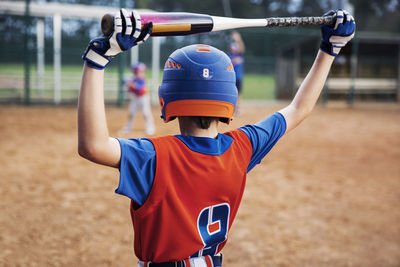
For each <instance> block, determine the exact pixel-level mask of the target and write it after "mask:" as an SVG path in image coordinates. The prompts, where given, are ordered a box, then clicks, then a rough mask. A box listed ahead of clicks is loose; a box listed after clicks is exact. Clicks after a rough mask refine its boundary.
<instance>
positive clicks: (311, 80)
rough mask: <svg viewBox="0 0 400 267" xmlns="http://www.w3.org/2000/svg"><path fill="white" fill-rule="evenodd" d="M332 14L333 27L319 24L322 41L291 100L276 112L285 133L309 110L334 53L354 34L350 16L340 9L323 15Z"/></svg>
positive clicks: (309, 111)
mask: <svg viewBox="0 0 400 267" xmlns="http://www.w3.org/2000/svg"><path fill="white" fill-rule="evenodd" d="M335 13H336V24H335V26H334V28H332V27H329V26H325V25H324V26H322V27H321V30H322V42H321V46H320V50H319V51H318V54H317V57H316V58H315V61H314V64H313V66H312V67H311V69H310V71H309V73H308V74H307V76H306V78H305V79H304V81H303V82H302V83H301V85H300V88H299V90H298V91H297V93H296V95H295V97H294V99H293V101H292V102H291V103H290V104H289V105H288V106H287V107H285V108H283V109H282V110H280V111H279V112H280V113H281V114H282V115H283V116H284V117H285V120H286V132H288V131H290V130H292V129H294V128H295V127H296V126H297V125H299V124H300V122H302V121H303V120H304V119H305V118H306V117H307V116H308V115H309V114H310V113H311V111H312V109H313V108H314V106H315V103H316V102H317V100H318V97H319V95H320V93H321V91H322V88H323V87H324V84H325V81H326V78H327V77H328V73H329V70H330V68H331V65H332V63H333V60H334V59H335V56H337V55H338V54H339V51H340V49H341V48H342V47H344V46H345V45H346V43H347V42H348V41H350V40H351V39H352V38H353V36H354V32H355V22H354V18H353V17H352V16H351V15H350V14H349V13H348V12H347V11H343V10H338V11H330V12H328V13H327V14H326V15H333V14H335Z"/></svg>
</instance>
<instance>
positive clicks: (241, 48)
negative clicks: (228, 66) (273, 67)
mask: <svg viewBox="0 0 400 267" xmlns="http://www.w3.org/2000/svg"><path fill="white" fill-rule="evenodd" d="M231 39H232V42H231V43H230V45H229V50H230V52H229V53H228V56H229V57H230V58H231V60H232V64H233V68H234V69H235V74H236V87H237V89H238V92H239V95H240V94H241V92H242V80H243V74H244V52H245V49H246V48H245V45H244V42H243V40H242V37H241V36H240V33H239V32H238V31H233V32H232V33H231Z"/></svg>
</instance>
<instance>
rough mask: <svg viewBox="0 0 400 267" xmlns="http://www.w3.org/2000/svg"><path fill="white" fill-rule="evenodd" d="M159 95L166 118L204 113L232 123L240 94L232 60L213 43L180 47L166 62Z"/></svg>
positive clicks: (164, 117)
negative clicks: (212, 44)
mask: <svg viewBox="0 0 400 267" xmlns="http://www.w3.org/2000/svg"><path fill="white" fill-rule="evenodd" d="M158 95H159V99H160V105H161V118H162V119H163V120H164V122H168V121H170V120H173V119H175V118H176V117H177V116H201V117H218V118H221V119H222V121H226V122H228V123H229V121H230V120H231V118H232V116H233V113H234V110H235V106H236V101H237V97H238V92H237V88H236V78H235V71H234V70H233V66H232V62H231V60H230V59H229V57H228V56H227V55H226V54H225V53H224V52H222V51H221V50H218V49H217V48H215V47H212V46H209V45H202V44H197V45H190V46H186V47H183V48H181V49H178V50H176V51H175V52H173V53H172V54H171V55H170V56H169V58H168V60H167V62H166V63H165V67H164V72H163V79H162V82H161V85H160V88H159V91H158Z"/></svg>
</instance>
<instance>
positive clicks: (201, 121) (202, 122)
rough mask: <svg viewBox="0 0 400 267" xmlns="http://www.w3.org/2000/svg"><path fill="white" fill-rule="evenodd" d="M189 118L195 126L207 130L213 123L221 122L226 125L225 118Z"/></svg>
mask: <svg viewBox="0 0 400 267" xmlns="http://www.w3.org/2000/svg"><path fill="white" fill-rule="evenodd" d="M188 118H190V119H191V120H192V121H193V122H194V123H196V125H197V126H198V127H199V128H201V129H205V130H207V129H208V128H210V125H211V123H212V122H213V121H221V122H224V123H228V120H227V119H226V118H217V117H200V116H191V117H188Z"/></svg>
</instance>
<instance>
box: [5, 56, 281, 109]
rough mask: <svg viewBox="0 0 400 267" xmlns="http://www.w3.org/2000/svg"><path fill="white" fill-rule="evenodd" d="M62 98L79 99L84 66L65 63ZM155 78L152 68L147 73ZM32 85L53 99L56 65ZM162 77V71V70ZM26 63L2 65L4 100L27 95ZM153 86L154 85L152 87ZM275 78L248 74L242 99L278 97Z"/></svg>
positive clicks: (113, 81) (110, 73) (111, 83)
mask: <svg viewBox="0 0 400 267" xmlns="http://www.w3.org/2000/svg"><path fill="white" fill-rule="evenodd" d="M61 71H62V74H61V86H62V89H61V98H62V99H65V100H67V99H68V100H71V99H77V97H78V90H79V86H80V80H81V73H82V66H62V70H61ZM146 76H147V78H148V80H149V81H150V80H151V68H148V70H147V74H146ZM124 77H130V69H129V68H126V70H125V73H124ZM30 78H31V79H30V87H31V93H30V95H31V98H32V99H39V100H40V99H45V100H52V98H53V93H54V91H53V87H54V82H53V68H52V66H51V65H47V66H46V67H45V77H44V88H43V90H42V91H39V90H38V89H37V84H38V79H37V71H36V66H35V65H32V67H31V71H30ZM159 78H160V80H161V78H162V71H160V73H159ZM23 87H24V66H23V65H22V64H0V99H3V100H4V99H7V98H10V99H22V98H23V96H24V88H23ZM105 87H106V90H105V98H106V99H108V100H110V101H113V100H116V99H117V88H118V72H117V69H116V68H110V69H109V70H107V71H106V75H105ZM149 87H151V86H149ZM274 88H275V79H274V77H273V76H272V75H261V74H245V76H244V80H243V89H242V99H260V100H261V99H262V100H270V99H274V98H275V96H274Z"/></svg>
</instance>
